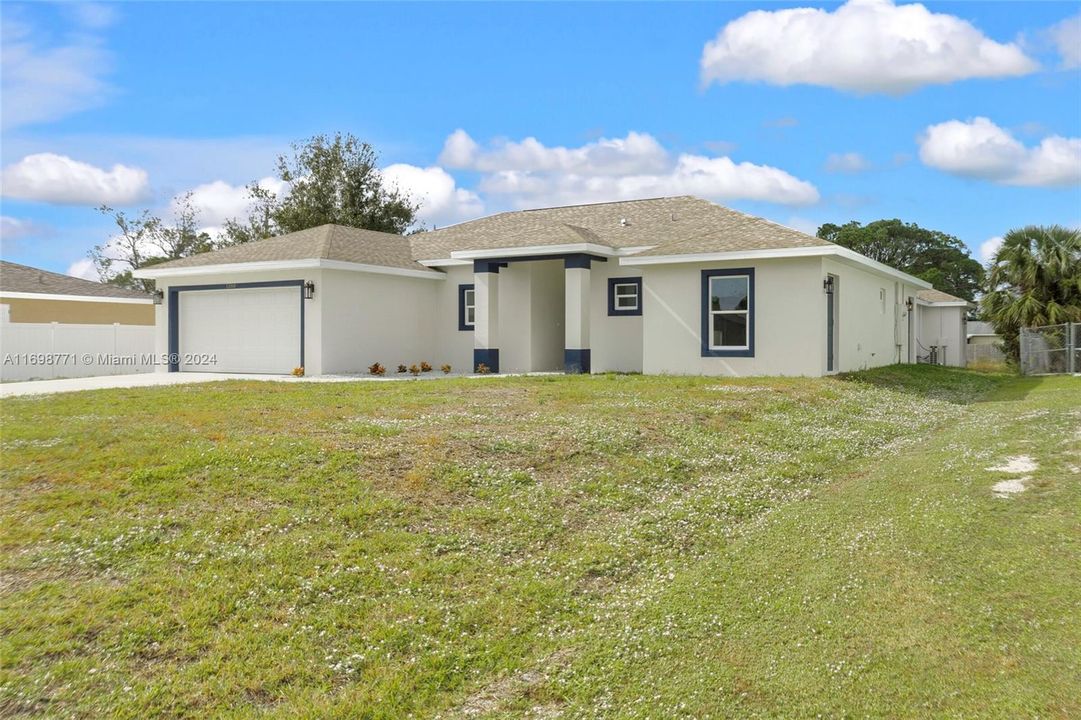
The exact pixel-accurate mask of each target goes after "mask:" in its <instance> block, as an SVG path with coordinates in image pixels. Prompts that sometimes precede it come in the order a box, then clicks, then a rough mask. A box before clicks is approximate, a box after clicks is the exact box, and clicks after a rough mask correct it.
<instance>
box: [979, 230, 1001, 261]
mask: <svg viewBox="0 0 1081 720" xmlns="http://www.w3.org/2000/svg"><path fill="white" fill-rule="evenodd" d="M1000 247H1002V238H1001V237H997V236H996V237H993V238H989V239H987V240H984V241H983V242H982V243H980V262H982V263H984V264H985V265H986V264H987V263H989V262H991V258H993V257H994V256H995V253H996V252H998V249H999V248H1000Z"/></svg>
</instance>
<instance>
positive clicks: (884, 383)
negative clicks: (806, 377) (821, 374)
mask: <svg viewBox="0 0 1081 720" xmlns="http://www.w3.org/2000/svg"><path fill="white" fill-rule="evenodd" d="M836 377H837V379H838V380H840V381H842V382H856V383H864V384H867V385H874V386H875V387H880V388H883V389H886V390H895V391H897V392H901V393H905V394H908V395H917V396H919V397H924V398H927V399H933V400H944V401H946V402H949V403H953V404H954V405H969V404H971V403H977V402H987V401H989V400H999V399H1002V398H1001V395H1000V393H999V392H998V391H999V390H1001V389H1002V388H1004V387H1006V386H1007V385H1009V386H1010V392H1011V394H1012V395H1013V397H1011V399H1015V400H1020V399H1022V398H1024V397H1025V395H1026V394H1027V393H1028V390H1030V389H1031V388H1032V386H1031V385H1029V384H1025V383H1018V382H1017V379H1018V378H1017V375H1015V374H1013V373H1008V372H1005V373H988V372H976V371H973V370H965V369H963V368H953V367H943V366H941V365H910V364H904V365H887V366H885V367H879V368H874V369H871V370H860V371H857V372H850V373H842V374H840V375H838V376H836Z"/></svg>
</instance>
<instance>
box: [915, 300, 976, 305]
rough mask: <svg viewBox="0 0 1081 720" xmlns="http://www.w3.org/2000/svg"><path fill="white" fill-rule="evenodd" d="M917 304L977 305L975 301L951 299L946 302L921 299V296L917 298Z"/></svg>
mask: <svg viewBox="0 0 1081 720" xmlns="http://www.w3.org/2000/svg"><path fill="white" fill-rule="evenodd" d="M916 304H917V305H926V306H927V307H969V306H971V307H976V305H975V303H970V302H966V301H964V300H961V301H957V300H950V301H948V302H946V301H938V300H920V299H919V298H916Z"/></svg>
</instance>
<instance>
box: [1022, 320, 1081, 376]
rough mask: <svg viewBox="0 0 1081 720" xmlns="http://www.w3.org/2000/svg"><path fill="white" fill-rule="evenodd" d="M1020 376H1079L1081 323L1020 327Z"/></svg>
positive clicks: (1080, 367) (1080, 368) (1080, 365)
mask: <svg viewBox="0 0 1081 720" xmlns="http://www.w3.org/2000/svg"><path fill="white" fill-rule="evenodd" d="M1020 341H1021V373H1022V374H1024V375H1053V374H1058V373H1081V323H1062V324H1061V325H1044V326H1041V327H1033V328H1021V338H1020Z"/></svg>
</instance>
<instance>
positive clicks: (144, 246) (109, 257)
mask: <svg viewBox="0 0 1081 720" xmlns="http://www.w3.org/2000/svg"><path fill="white" fill-rule="evenodd" d="M98 210H99V211H100V212H101V213H102V214H104V215H108V216H109V217H111V218H112V219H113V222H114V223H116V227H117V229H118V230H119V233H117V234H116V235H114V236H113V237H112V238H110V239H109V240H108V241H107V242H105V243H102V244H101V245H95V246H94V249H93V250H91V251H90V259H91V260H93V261H94V267H95V268H96V269H97V271H98V275H99V276H100V277H101V280H102V281H103V282H107V283H111V284H113V285H119V286H120V287H127V288H132V289H135V290H146V291H150V290H153V288H154V281H153V280H138V279H136V278H134V277H132V273H133V272H134V271H135V270H138V269H139V268H141V267H146V266H148V265H155V264H157V263H161V262H165V261H166V260H176V259H178V258H182V257H187V256H189V255H194V254H196V253H201V252H206V251H207V250H210V249H212V248H213V242H212V241H211V238H210V235H208V234H207V233H205V232H203V231H202V230H200V229H199V212H198V210H196V209H195V207H194V206H193V205H192V200H191V193H186V194H184V195H181V196H180V197H178V198H176V200H175V201H174V202H173V220H172V222H171V223H167V222H165V221H164V220H162V219H161V218H160V217H158V216H156V215H152V214H151V213H150V211H149V210H144V211H143V212H142V213H140V214H139V215H136V216H129V215H128V214H127V213H125V212H124V211H123V210H114V209H113V208H111V207H109V206H108V205H102V206H101V207H100V208H98Z"/></svg>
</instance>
